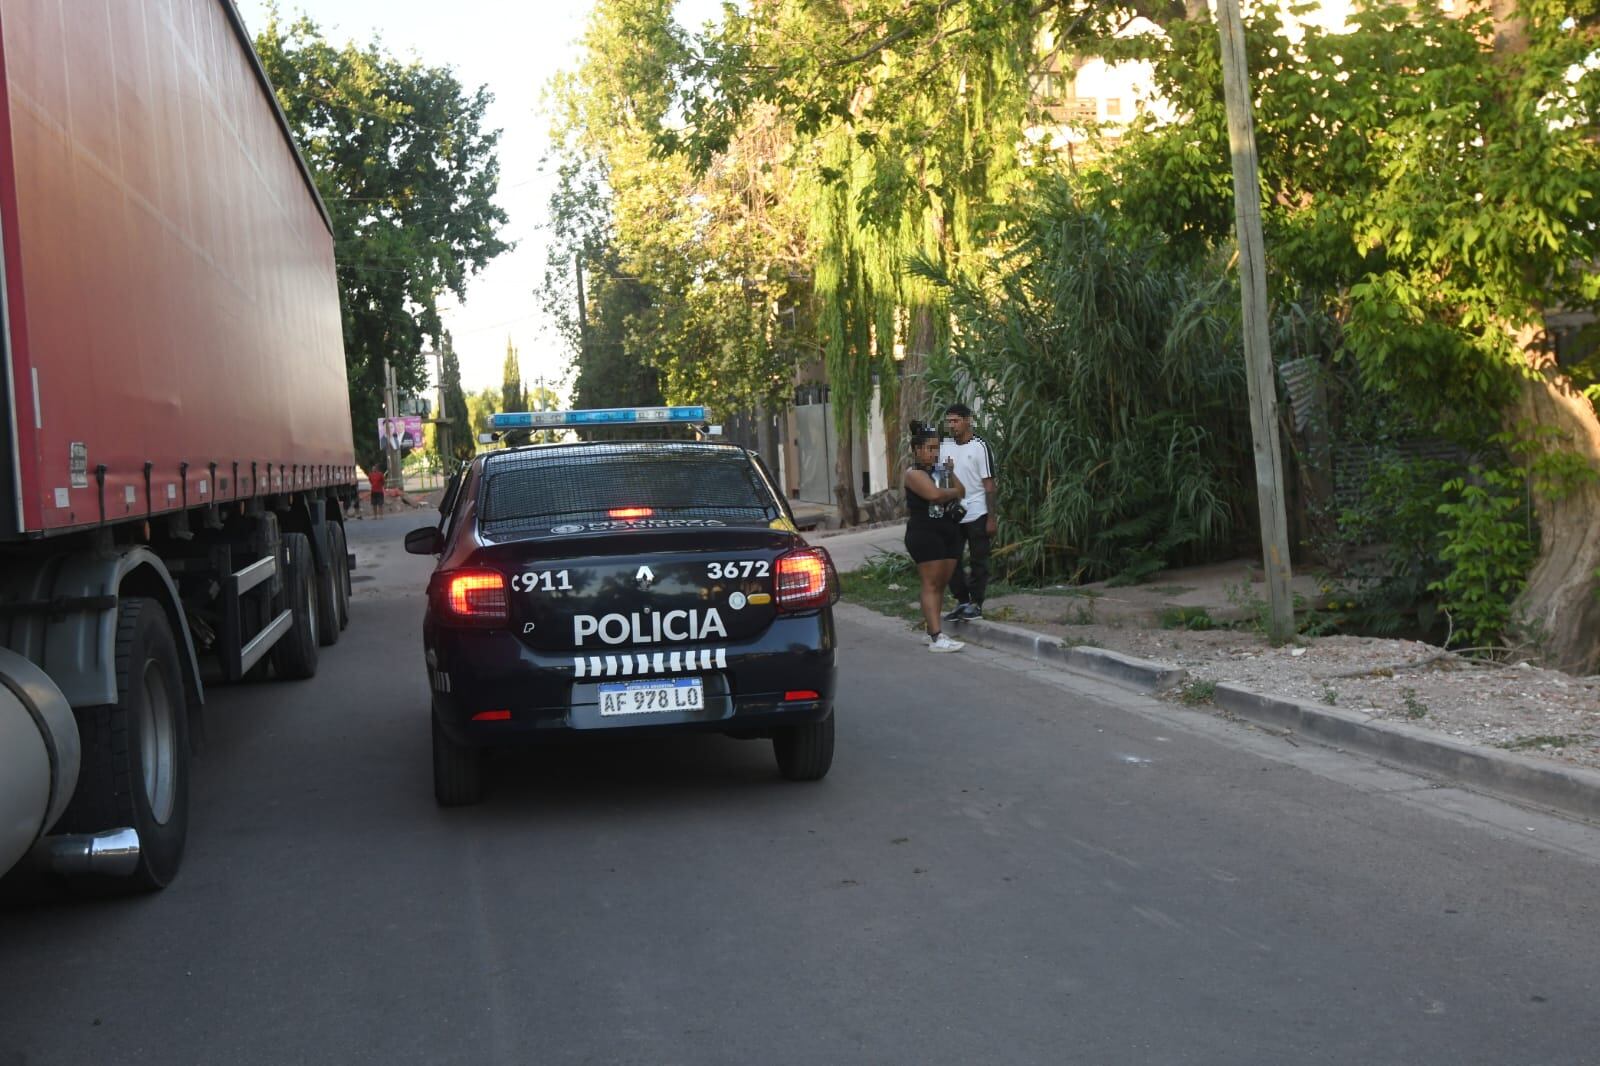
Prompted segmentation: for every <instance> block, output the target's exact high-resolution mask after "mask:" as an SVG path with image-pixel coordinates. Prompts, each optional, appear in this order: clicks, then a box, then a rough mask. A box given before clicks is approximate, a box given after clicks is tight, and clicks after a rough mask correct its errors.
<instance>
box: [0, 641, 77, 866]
mask: <svg viewBox="0 0 1600 1066" xmlns="http://www.w3.org/2000/svg"><path fill="white" fill-rule="evenodd" d="M78 759H79V747H78V725H77V722H76V721H74V719H73V717H72V708H71V707H69V706H68V705H67V701H66V699H65V697H63V696H62V695H61V691H60V690H59V689H57V688H56V686H55V684H54V683H53V682H52V681H51V680H50V678H49V677H48V676H46V674H45V672H44V671H43V670H41V669H39V668H38V667H37V666H35V665H34V664H33V663H31V662H29V661H28V660H27V659H24V658H23V657H22V656H20V655H18V654H17V653H16V652H13V651H9V650H7V649H5V648H0V873H4V872H5V871H6V870H9V869H10V868H11V866H12V865H13V864H14V863H15V862H16V861H17V860H18V859H20V858H22V856H23V855H25V854H27V852H28V849H29V848H31V847H32V846H33V844H34V842H35V841H36V840H38V839H39V838H40V837H41V836H43V835H44V834H45V833H46V832H48V831H49V829H50V827H51V826H52V825H54V824H55V823H56V819H58V818H60V817H61V812H62V811H64V810H66V807H67V801H68V800H70V799H71V798H72V790H73V788H74V787H75V786H76V785H77V781H78Z"/></svg>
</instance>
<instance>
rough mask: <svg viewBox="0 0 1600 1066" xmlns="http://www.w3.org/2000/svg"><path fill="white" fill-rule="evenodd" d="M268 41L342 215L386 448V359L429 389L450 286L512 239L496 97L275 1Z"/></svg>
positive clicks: (360, 450) (363, 365) (321, 180)
mask: <svg viewBox="0 0 1600 1066" xmlns="http://www.w3.org/2000/svg"><path fill="white" fill-rule="evenodd" d="M255 43H256V51H257V52H258V53H259V55H260V57H261V62H262V66H263V67H264V68H265V70H266V72H267V76H268V77H269V78H270V79H271V81H272V84H273V85H274V86H275V88H276V92H277V97H278V103H279V105H280V106H281V107H282V108H283V111H284V114H285V115H286V116H287V117H288V119H289V124H290V127H291V128H292V129H293V130H294V133H295V139H296V141H297V143H298V144H299V145H300V150H301V152H302V153H304V155H305V157H306V160H307V162H308V163H309V164H310V166H311V170H312V172H313V174H314V175H315V178H316V182H317V187H318V189H319V190H320V192H321V193H322V197H323V200H324V201H325V202H326V204H327V207H328V211H329V214H330V215H331V216H332V218H333V224H334V237H335V250H336V257H337V263H338V275H339V288H340V296H341V305H342V308H343V319H344V346H345V360H346V362H347V364H348V369H349V375H350V413H351V419H352V423H353V425H354V429H355V442H356V454H357V458H358V459H359V461H360V462H361V463H362V464H363V465H370V464H372V463H373V462H375V461H377V460H378V459H379V458H380V456H379V452H378V449H377V444H376V441H375V439H374V437H373V433H372V430H371V427H372V426H373V425H375V424H376V422H377V419H378V418H379V416H380V415H381V414H382V406H383V399H382V398H383V387H384V370H383V367H384V361H385V360H387V361H388V362H389V363H390V364H391V365H392V366H393V367H394V371H395V378H396V381H397V383H398V385H399V387H400V389H401V390H402V391H409V392H420V391H421V390H422V389H423V388H424V387H425V384H426V380H427V372H426V367H425V365H424V360H423V356H422V352H423V349H424V347H425V346H426V344H427V343H428V342H430V341H431V342H432V343H434V344H438V343H439V342H440V337H441V333H442V328H441V324H440V320H439V308H438V300H439V296H440V294H442V293H444V292H447V291H448V292H452V293H454V294H455V295H456V297H457V298H458V299H460V298H463V297H464V296H465V290H466V282H467V279H468V278H469V277H470V276H471V275H472V274H474V273H475V272H477V271H479V270H481V269H482V268H483V267H484V265H485V264H487V263H488V262H489V261H490V260H491V259H493V258H494V257H495V256H496V255H498V254H500V253H501V252H503V251H505V250H506V249H507V247H509V246H508V245H507V244H506V243H505V242H503V241H502V240H500V238H499V236H498V232H499V229H500V227H501V226H502V225H503V224H504V223H505V221H506V217H505V214H504V213H503V212H502V211H501V210H500V209H499V208H498V207H496V206H495V205H494V203H493V202H492V199H491V197H492V196H493V195H494V191H495V187H496V184H497V182H498V180H499V163H498V161H497V159H496V156H495V147H496V143H497V141H498V139H499V132H498V131H494V130H485V129H484V128H483V115H484V109H485V108H486V107H487V106H488V104H489V102H490V100H491V97H490V95H489V94H488V93H487V92H486V91H485V90H484V89H482V88H479V89H477V90H476V91H472V92H469V91H467V90H466V89H465V88H464V87H463V86H462V85H461V83H460V82H459V81H458V80H457V79H456V77H455V75H454V74H453V73H451V72H450V70H449V69H448V68H443V67H430V66H426V65H424V64H423V63H421V62H418V61H410V62H405V61H401V60H398V59H395V58H394V57H392V56H390V55H389V54H387V53H386V52H385V51H383V49H382V48H381V47H380V46H379V45H378V44H369V45H367V46H365V47H361V46H358V45H356V44H354V43H348V44H345V45H343V46H339V47H336V46H334V45H333V44H331V43H330V42H329V41H328V40H327V39H326V38H325V37H324V36H323V34H322V31H321V30H320V29H319V28H318V26H317V24H316V23H314V22H312V21H311V20H310V19H308V18H305V17H303V16H302V17H300V18H298V19H296V20H294V21H292V22H285V21H284V20H283V19H281V18H280V17H279V15H278V13H277V11H276V9H273V10H271V11H269V13H268V17H267V23H266V25H265V27H264V28H263V29H262V30H261V32H260V33H259V34H258V35H257V37H256V42H255Z"/></svg>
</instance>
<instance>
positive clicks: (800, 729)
mask: <svg viewBox="0 0 1600 1066" xmlns="http://www.w3.org/2000/svg"><path fill="white" fill-rule="evenodd" d="M772 753H773V754H774V755H776V756H777V758H778V772H779V773H781V774H783V776H784V777H786V778H788V779H789V780H790V781H821V780H822V779H823V778H824V777H827V776H828V769H829V768H830V767H831V766H832V765H833V712H831V711H830V712H828V717H826V718H824V719H823V720H822V721H820V722H809V723H807V724H805V725H790V726H784V727H783V728H781V729H779V730H778V731H777V732H776V733H774V734H773V737H772Z"/></svg>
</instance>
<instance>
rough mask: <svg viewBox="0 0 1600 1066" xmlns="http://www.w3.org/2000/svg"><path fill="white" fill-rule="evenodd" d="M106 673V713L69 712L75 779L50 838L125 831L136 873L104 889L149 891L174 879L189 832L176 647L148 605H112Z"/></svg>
mask: <svg viewBox="0 0 1600 1066" xmlns="http://www.w3.org/2000/svg"><path fill="white" fill-rule="evenodd" d="M116 671H117V702H116V703H115V704H113V705H111V706H102V707H81V708H78V709H77V712H76V713H77V718H78V730H79V733H80V734H81V737H82V741H83V762H82V769H81V770H80V771H79V774H78V789H77V792H76V793H74V794H73V797H72V802H71V803H70V804H68V806H67V810H66V813H65V814H63V815H62V816H61V821H60V823H59V824H58V827H57V831H58V832H67V833H95V832H100V831H101V830H105V829H120V828H123V827H125V826H132V827H133V828H134V829H136V830H138V832H139V866H138V869H137V870H135V871H134V873H133V876H131V877H129V878H127V879H126V880H125V881H116V882H112V883H109V884H107V885H106V886H104V887H106V888H110V889H112V890H117V891H123V890H125V891H151V890H154V889H158V888H164V887H165V886H166V885H167V883H168V882H170V881H171V880H172V878H173V877H174V876H175V875H176V874H177V872H178V866H179V863H180V862H181V861H182V859H183V844H184V839H185V838H186V837H187V836H188V832H189V713H188V707H187V705H186V700H185V697H184V691H183V674H182V671H181V668H180V666H179V663H178V645H177V642H176V641H174V640H173V638H172V628H171V626H169V625H168V624H167V616H166V614H165V612H163V611H162V610H161V607H160V605H159V604H157V603H156V601H154V600H151V599H142V598H133V597H130V598H128V599H125V600H123V601H122V602H121V603H120V604H118V605H117V644H116Z"/></svg>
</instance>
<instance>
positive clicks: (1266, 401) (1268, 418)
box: [1217, 0, 1295, 642]
mask: <svg viewBox="0 0 1600 1066" xmlns="http://www.w3.org/2000/svg"><path fill="white" fill-rule="evenodd" d="M1217 29H1218V31H1219V32H1220V33H1221V35H1222V93H1223V98H1224V100H1225V101H1226V103H1227V108H1228V146H1229V148H1230V149H1231V150H1232V155H1233V201H1234V210H1235V224H1236V229H1237V231H1238V238H1239V289H1240V291H1241V294H1242V296H1243V304H1244V361H1245V370H1246V374H1245V380H1246V381H1247V382H1248V384H1249V389H1250V436H1251V439H1252V440H1253V441H1254V444H1255V457H1256V500H1257V503H1258V504H1259V506H1260V513H1261V552H1262V562H1263V564H1264V566H1265V569H1266V577H1267V602H1268V605H1269V607H1270V609H1271V615H1270V617H1269V619H1268V623H1267V633H1268V635H1269V636H1270V637H1271V638H1272V640H1273V641H1274V642H1282V641H1286V640H1288V639H1289V638H1290V637H1292V636H1294V633H1295V626H1294V599H1293V594H1292V593H1291V592H1290V588H1289V579H1290V577H1291V576H1292V575H1291V574H1290V572H1289V521H1288V518H1287V517H1286V515H1285V513H1284V504H1283V453H1282V452H1281V451H1280V450H1279V448H1278V387H1277V383H1276V381H1275V380H1274V378H1273V373H1272V348H1271V344H1270V342H1269V340H1268V331H1267V272H1266V246H1265V242H1264V241H1263V239H1262V236H1261V178H1260V176H1259V172H1258V166H1257V161H1256V133H1255V122H1254V120H1253V118H1252V112H1251V108H1252V105H1251V100H1252V96H1251V92H1250V71H1249V69H1248V67H1247V64H1246V62H1245V48H1244V22H1243V20H1242V19H1241V18H1240V17H1239V0H1217Z"/></svg>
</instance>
